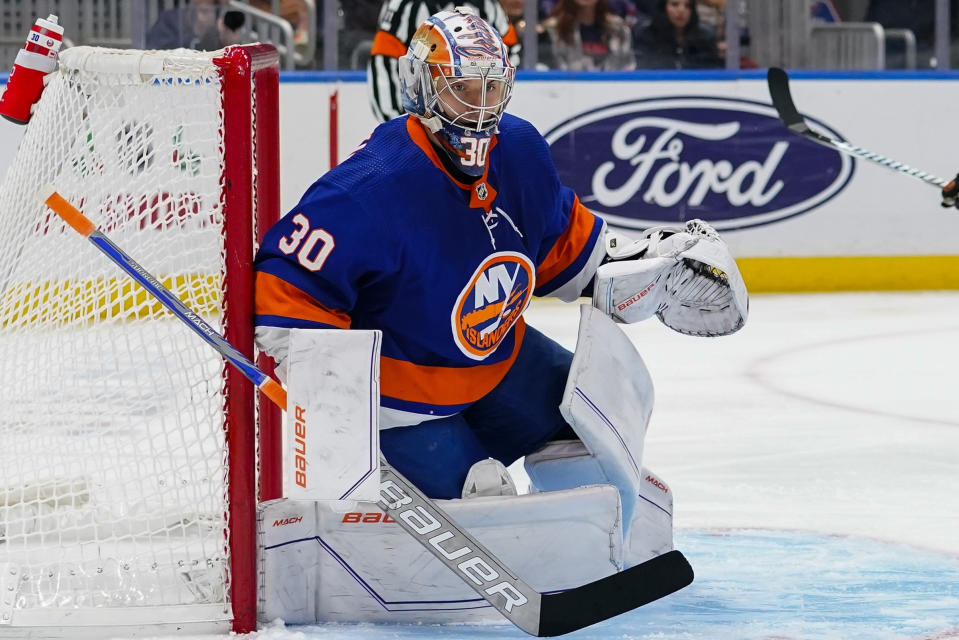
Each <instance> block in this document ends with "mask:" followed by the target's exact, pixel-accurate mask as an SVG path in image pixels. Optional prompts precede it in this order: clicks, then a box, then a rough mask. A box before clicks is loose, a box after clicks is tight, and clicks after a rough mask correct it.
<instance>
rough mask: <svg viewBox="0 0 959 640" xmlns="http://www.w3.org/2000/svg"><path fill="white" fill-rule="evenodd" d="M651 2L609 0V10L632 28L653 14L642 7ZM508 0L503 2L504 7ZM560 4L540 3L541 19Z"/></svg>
mask: <svg viewBox="0 0 959 640" xmlns="http://www.w3.org/2000/svg"><path fill="white" fill-rule="evenodd" d="M511 1H513V2H521V1H522V0H511ZM648 1H649V0H608V5H609V10H610V11H611V12H612V13H615V14H616V15H618V16H619V17H620V18H622V19H623V20H625V21H626V24H627V25H629V26H630V27H632V26H633V25H634V24H636V23H637V22H641V21H642V20H643V17H644V16H648V15H649V14H650V13H651V12H649V11H644V10H643V8H642V6H637V5H642V4H643V3H644V2H648ZM506 2H507V0H503V3H504V6H505V3H506ZM558 4H559V0H542V1H541V2H540V3H539V11H540V17H541V18H542V17H544V16H548V15H550V14H551V13H553V11H555V10H556V5H558Z"/></svg>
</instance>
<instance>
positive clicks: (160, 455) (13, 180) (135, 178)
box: [0, 47, 253, 634]
mask: <svg viewBox="0 0 959 640" xmlns="http://www.w3.org/2000/svg"><path fill="white" fill-rule="evenodd" d="M216 55H217V54H202V53H195V52H186V51H179V52H164V53H162V54H156V53H154V54H149V55H143V54H142V52H129V51H124V52H118V51H107V50H102V49H90V48H84V47H79V48H76V49H71V50H67V51H65V52H64V53H63V54H62V55H61V61H60V69H59V72H58V73H55V74H53V75H52V81H51V82H50V84H49V85H48V86H47V88H46V90H45V91H44V95H43V98H42V100H41V101H40V103H39V105H38V109H37V111H36V113H35V115H34V117H33V119H32V121H31V123H30V125H29V128H28V130H27V131H26V133H25V136H24V139H23V142H22V143H21V146H20V149H19V152H18V155H17V158H16V161H15V162H14V164H13V166H12V167H11V169H10V171H9V173H8V175H7V177H6V180H5V181H4V183H3V186H2V187H0V394H2V395H0V398H2V400H0V634H2V632H3V629H4V626H5V625H6V626H7V627H8V628H10V629H12V628H16V627H18V626H21V625H34V624H44V625H57V624H62V620H63V619H69V620H70V621H72V622H71V624H81V625H84V624H111V623H112V622H111V620H110V616H111V615H112V614H111V612H114V611H115V612H116V617H117V620H118V621H119V622H118V623H121V624H127V623H129V621H131V620H135V621H136V622H138V623H144V624H152V623H160V622H164V621H169V620H170V613H169V611H165V610H166V609H168V608H171V607H172V608H176V609H177V610H179V612H180V613H178V614H177V615H176V616H174V619H178V620H186V621H189V620H197V621H208V622H218V621H229V620H230V619H231V618H232V615H231V611H230V590H229V588H228V585H230V580H231V575H230V566H231V557H230V545H229V542H230V541H229V535H228V531H229V525H230V521H229V520H230V517H231V516H230V513H231V508H232V507H233V505H232V504H231V503H230V499H229V497H228V491H229V481H228V471H229V448H228V446H227V436H226V434H227V430H228V424H229V422H228V415H227V410H226V406H227V405H226V397H227V395H228V391H229V390H228V389H227V386H226V385H227V379H226V376H225V371H224V365H223V361H222V360H221V358H220V357H219V356H218V355H217V353H216V352H215V351H214V350H212V349H211V348H210V347H209V346H207V345H206V344H205V343H204V342H203V341H201V340H199V339H198V338H197V337H196V336H195V335H194V334H193V333H192V332H191V331H190V329H189V328H188V327H187V326H185V325H184V324H182V323H181V322H180V321H178V320H177V319H175V318H174V317H173V316H172V314H170V313H168V312H166V311H165V310H164V309H163V308H162V307H161V306H160V305H159V304H158V303H156V302H155V301H154V300H153V299H152V298H151V297H150V296H149V295H148V294H147V293H146V292H144V291H143V290H142V289H141V288H139V286H137V285H135V284H134V283H133V282H132V281H131V280H129V278H127V277H126V276H125V274H123V273H122V272H121V271H120V270H119V269H118V268H117V267H116V266H115V265H114V264H113V263H112V262H110V261H109V260H107V259H106V257H105V256H103V255H102V254H101V253H99V252H98V251H97V250H96V249H95V248H94V247H93V246H92V245H90V243H89V242H87V241H86V240H85V239H84V238H82V237H81V236H79V235H78V234H77V233H76V232H74V231H73V230H72V229H70V228H69V227H67V226H66V225H65V224H64V223H63V222H62V221H61V220H60V219H59V218H57V217H56V216H55V215H54V214H53V213H52V212H49V211H48V210H47V209H46V208H45V207H44V206H43V205H42V204H40V203H39V201H38V199H37V192H38V190H39V189H40V187H41V186H42V185H44V184H46V183H50V184H52V185H53V186H54V187H55V188H56V189H57V191H59V192H60V193H61V194H62V195H63V196H64V197H66V198H67V199H68V200H70V201H71V202H73V203H74V204H75V205H76V206H77V207H78V208H79V209H81V210H82V211H83V212H84V213H85V214H86V216H87V217H89V218H90V219H91V220H92V221H93V222H94V224H96V225H97V226H98V227H99V228H100V229H101V230H102V231H103V232H104V233H106V234H107V235H108V236H109V237H110V238H111V240H113V241H114V242H115V243H116V244H117V245H119V246H120V247H121V248H123V250H124V251H126V253H128V254H129V255H130V256H132V257H133V258H134V259H135V260H136V261H138V262H139V263H140V264H142V265H143V266H144V267H145V268H146V269H147V270H148V271H149V272H151V273H152V274H153V275H155V276H156V277H157V278H158V279H159V280H160V281H162V282H164V284H166V285H167V286H168V287H169V288H170V289H171V290H172V291H173V292H174V293H176V294H177V295H178V296H179V297H180V298H181V299H182V300H183V301H184V302H185V303H186V304H187V305H188V306H190V307H191V308H192V309H193V310H195V311H197V312H198V313H199V314H200V315H202V316H204V317H205V319H206V320H207V321H208V322H210V324H211V325H213V326H214V327H216V328H218V329H220V330H221V332H222V331H223V329H224V327H223V324H224V321H223V317H224V316H223V314H222V311H223V308H224V306H226V305H228V304H229V299H228V297H227V296H226V295H225V294H224V289H225V284H224V282H225V274H226V264H225V261H226V246H227V242H228V240H227V235H226V234H225V231H224V229H225V217H226V215H227V213H228V212H227V208H226V206H225V202H226V198H225V195H224V194H225V186H226V185H225V180H226V175H227V174H226V169H225V160H224V156H225V154H224V148H225V140H224V137H225V133H224V131H225V129H224V100H223V93H222V89H223V87H222V81H223V72H222V71H221V69H220V68H219V67H218V66H217V65H216V64H214V58H215V57H216ZM221 55H222V54H221ZM231 108H241V109H242V108H245V109H247V110H249V109H250V108H251V107H250V104H246V105H233V106H232V107H231ZM249 189H250V190H252V185H250V186H249ZM229 215H246V216H250V215H251V213H250V211H245V212H243V211H241V212H233V211H230V212H229ZM247 253H248V254H252V246H250V247H248V248H247ZM250 499H251V500H252V499H253V497H252V496H251V497H250ZM134 608H136V609H135V610H136V614H135V615H133V614H131V610H133V609H134ZM85 612H90V613H89V614H88V615H87V614H86V613H85Z"/></svg>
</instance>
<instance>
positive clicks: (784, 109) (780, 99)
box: [766, 67, 949, 189]
mask: <svg viewBox="0 0 959 640" xmlns="http://www.w3.org/2000/svg"><path fill="white" fill-rule="evenodd" d="M766 82H767V84H768V85H769V97H770V98H772V101H773V106H774V107H775V108H776V112H777V113H778V114H779V119H780V120H782V121H783V124H785V125H786V126H787V127H788V128H789V130H790V131H792V132H793V133H796V134H799V135H801V136H803V137H804V138H808V139H809V140H812V141H813V142H817V143H819V144H821V145H823V146H826V147H830V148H832V149H836V150H837V151H841V152H843V153H846V154H849V155H851V156H855V157H857V158H862V159H863V160H869V161H870V162H875V163H876V164H878V165H881V166H883V167H886V168H887V169H892V170H893V171H898V172H899V173H904V174H906V175H907V176H912V177H913V178H918V179H919V180H922V181H923V182H925V183H926V184H931V185H933V186H935V187H939V188H940V189H941V188H942V187H945V186H946V184H947V183H948V182H949V181H948V180H943V179H942V178H939V177H937V176H934V175H932V174H931V173H926V172H925V171H921V170H919V169H916V168H914V167H910V166H909V165H906V164H903V163H901V162H899V161H897V160H893V159H892V158H887V157H886V156H883V155H880V154H878V153H873V152H872V151H868V150H867V149H863V148H862V147H857V146H856V145H854V144H849V143H848V142H843V141H842V140H836V139H835V138H830V137H829V136H826V135H823V134H821V133H818V132H816V131H813V130H812V129H810V128H809V125H808V124H806V120H805V119H804V118H803V117H802V115H801V114H800V113H799V111H798V110H797V109H796V105H795V104H794V103H793V98H792V94H791V93H790V91H789V75H788V74H787V73H786V72H785V71H783V70H782V69H779V68H777V67H770V68H769V71H768V72H767V73H766Z"/></svg>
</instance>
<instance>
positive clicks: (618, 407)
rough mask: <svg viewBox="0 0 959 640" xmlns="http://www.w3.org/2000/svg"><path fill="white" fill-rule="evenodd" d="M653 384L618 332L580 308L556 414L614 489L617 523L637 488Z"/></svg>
mask: <svg viewBox="0 0 959 640" xmlns="http://www.w3.org/2000/svg"><path fill="white" fill-rule="evenodd" d="M653 397H654V393H653V382H652V379H651V378H650V376H649V371H648V370H647V369H646V365H645V363H643V359H642V358H641V357H640V355H639V353H638V352H637V351H636V348H635V347H634V346H633V343H632V342H631V341H630V339H629V338H628V337H627V336H626V334H625V333H623V331H622V329H620V328H619V326H618V325H617V324H616V323H615V322H613V321H612V320H611V319H610V318H609V317H607V316H606V315H605V314H603V313H602V312H601V311H599V310H597V309H595V308H594V307H591V306H589V305H582V306H581V307H580V323H579V337H578V339H577V342H576V352H575V354H574V355H573V363H572V366H571V367H570V372H569V378H568V379H567V381H566V390H565V392H564V394H563V403H562V404H561V405H560V411H561V412H562V414H563V417H564V418H566V421H567V422H568V423H569V424H570V426H571V427H572V428H573V430H574V431H575V432H576V435H577V436H579V438H580V440H581V441H582V442H583V444H584V445H585V446H586V449H587V450H588V451H589V453H590V454H591V455H592V457H593V458H594V459H595V461H596V464H597V465H598V466H599V467H600V469H601V470H602V475H603V476H604V477H605V478H606V480H605V482H608V483H609V484H612V485H613V486H615V487H616V488H617V489H619V493H620V497H621V500H622V507H623V521H624V522H629V521H630V519H631V518H632V516H633V510H634V508H635V505H636V501H637V496H638V495H639V492H640V488H641V486H642V483H643V469H642V460H643V440H644V439H645V437H646V424H647V423H648V422H649V415H650V413H651V412H652V409H653Z"/></svg>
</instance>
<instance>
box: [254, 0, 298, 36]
mask: <svg viewBox="0 0 959 640" xmlns="http://www.w3.org/2000/svg"><path fill="white" fill-rule="evenodd" d="M250 5H251V6H253V7H255V8H257V9H259V10H260V11H266V12H267V13H274V14H275V15H278V16H280V17H281V18H283V19H284V20H286V21H287V22H289V23H290V25H291V26H292V27H293V44H294V45H304V44H306V42H307V40H308V39H309V37H310V30H309V26H310V22H309V19H310V13H309V9H308V8H307V6H306V3H305V2H304V1H303V0H280V1H279V2H278V3H277V10H276V11H275V12H274V10H273V1H272V0H250Z"/></svg>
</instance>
